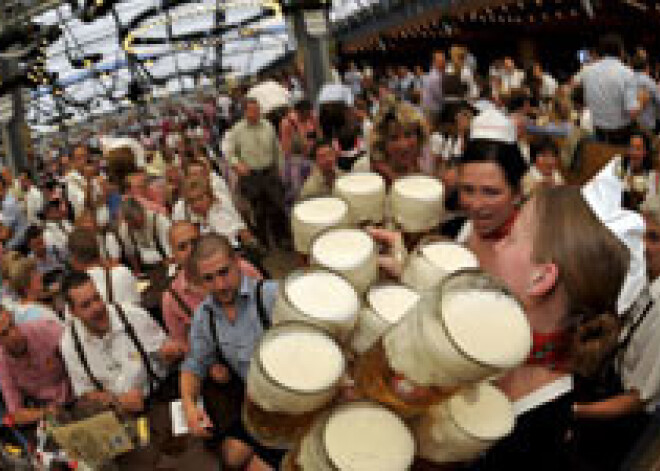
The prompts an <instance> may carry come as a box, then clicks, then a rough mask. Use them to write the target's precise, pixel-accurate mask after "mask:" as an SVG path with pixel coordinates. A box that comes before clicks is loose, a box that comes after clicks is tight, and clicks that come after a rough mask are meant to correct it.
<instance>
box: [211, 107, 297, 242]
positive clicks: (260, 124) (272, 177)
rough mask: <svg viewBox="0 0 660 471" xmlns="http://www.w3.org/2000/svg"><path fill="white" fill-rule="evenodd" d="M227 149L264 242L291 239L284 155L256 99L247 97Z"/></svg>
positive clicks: (226, 144)
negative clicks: (281, 173) (284, 184)
mask: <svg viewBox="0 0 660 471" xmlns="http://www.w3.org/2000/svg"><path fill="white" fill-rule="evenodd" d="M225 139H226V142H225V145H224V148H225V150H226V152H227V160H228V161H229V163H230V164H231V166H232V168H233V169H234V171H235V172H236V173H237V175H238V187H239V191H240V194H241V196H243V197H244V198H245V199H246V200H247V201H248V202H249V203H250V205H251V207H252V212H253V216H254V224H255V232H256V235H257V237H258V238H259V240H260V241H261V243H262V244H263V245H265V246H268V245H269V242H270V240H269V239H270V235H272V236H273V238H274V241H275V242H278V243H282V244H284V245H285V244H286V243H287V241H288V240H289V231H288V224H287V217H286V213H285V210H284V186H283V185H282V181H281V180H280V177H279V170H280V169H282V168H283V166H284V154H283V153H282V148H281V147H280V142H279V139H278V136H277V132H276V131H275V128H274V127H273V126H272V125H271V124H270V123H269V122H268V121H267V120H266V119H264V118H262V116H261V108H260V106H259V102H258V101H257V100H256V99H253V98H248V99H247V102H246V108H245V114H244V118H243V119H242V120H241V121H239V122H238V123H236V125H234V127H232V128H231V129H230V130H229V131H228V133H227V135H226V137H225Z"/></svg>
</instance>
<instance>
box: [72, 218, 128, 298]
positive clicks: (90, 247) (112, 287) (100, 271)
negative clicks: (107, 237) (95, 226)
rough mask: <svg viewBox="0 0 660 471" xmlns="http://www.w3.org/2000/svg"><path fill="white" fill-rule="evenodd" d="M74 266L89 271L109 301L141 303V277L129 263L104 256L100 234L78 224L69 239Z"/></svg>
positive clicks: (100, 291) (77, 269)
mask: <svg viewBox="0 0 660 471" xmlns="http://www.w3.org/2000/svg"><path fill="white" fill-rule="evenodd" d="M68 247H69V254H70V259H69V260H70V263H71V268H72V269H73V270H75V271H81V272H82V271H84V272H86V273H87V274H88V275H89V276H90V277H91V278H92V280H93V281H94V285H95V286H96V289H97V290H98V292H99V294H100V295H101V298H102V299H103V301H104V302H106V303H120V304H124V303H131V304H136V305H137V304H140V293H139V292H138V288H137V278H136V277H135V275H133V272H131V270H130V269H129V268H128V267H126V266H125V265H120V264H119V263H116V262H112V261H104V260H103V259H102V258H101V252H100V250H99V245H98V240H97V238H96V234H95V233H94V232H93V231H91V230H89V229H83V228H76V229H74V230H73V232H72V233H71V234H70V235H69V240H68Z"/></svg>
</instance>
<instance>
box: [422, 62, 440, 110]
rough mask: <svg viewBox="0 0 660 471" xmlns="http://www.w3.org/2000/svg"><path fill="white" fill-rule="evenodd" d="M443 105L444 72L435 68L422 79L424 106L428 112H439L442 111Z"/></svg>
mask: <svg viewBox="0 0 660 471" xmlns="http://www.w3.org/2000/svg"><path fill="white" fill-rule="evenodd" d="M442 105H443V96H442V74H441V73H440V72H438V69H436V68H433V69H431V72H429V73H428V74H427V75H425V76H424V78H423V79H422V108H424V111H426V112H428V113H434V114H437V113H440V112H441V111H442Z"/></svg>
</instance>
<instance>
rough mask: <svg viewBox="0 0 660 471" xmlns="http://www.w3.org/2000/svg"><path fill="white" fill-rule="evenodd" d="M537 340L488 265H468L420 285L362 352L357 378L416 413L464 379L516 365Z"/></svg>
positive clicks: (376, 396)
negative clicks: (406, 308) (431, 284)
mask: <svg viewBox="0 0 660 471" xmlns="http://www.w3.org/2000/svg"><path fill="white" fill-rule="evenodd" d="M531 346H532V335H531V329H530V327H529V323H528V322H527V318H526V317H525V313H524V312H523V310H522V307H521V306H520V304H519V303H518V301H517V300H516V299H515V298H514V297H513V296H512V295H510V294H509V292H508V290H507V289H506V288H505V287H504V286H503V285H502V284H501V283H499V282H498V281H497V280H495V279H494V278H492V277H490V276H489V275H487V274H485V273H483V272H482V271H480V270H475V269H468V270H462V271H459V272H456V273H453V274H451V275H449V276H447V277H446V278H445V279H444V280H443V282H442V283H441V284H440V286H439V288H438V289H435V290H430V291H427V292H424V293H422V294H421V297H420V300H419V301H418V302H417V303H416V304H415V306H414V307H413V308H412V309H411V311H410V312H409V313H408V314H407V315H406V316H405V317H404V318H403V319H402V320H401V321H400V322H399V323H398V324H397V325H395V326H393V327H392V328H391V329H390V330H389V331H387V333H386V334H385V335H384V336H383V337H382V338H381V339H380V341H378V342H377V343H376V344H375V345H374V346H373V347H372V348H371V349H370V350H369V351H368V352H366V353H365V354H363V355H361V356H360V357H359V358H358V359H357V361H356V365H355V380H356V384H357V386H358V389H359V390H360V391H362V393H363V394H364V395H366V396H367V397H369V398H370V399H373V400H376V401H379V402H381V403H384V404H387V405H389V406H390V407H392V408H393V409H394V410H395V411H397V412H398V413H399V414H401V415H404V416H406V417H412V416H415V415H419V414H422V413H424V412H425V411H426V410H427V409H428V407H429V406H430V405H433V404H437V403H439V402H441V401H443V400H445V399H447V398H448V397H449V396H451V395H452V394H453V393H455V392H456V391H457V390H459V389H460V388H462V387H465V386H467V385H470V384H472V383H474V382H477V381H482V380H484V379H486V378H489V377H492V376H495V375H498V374H501V373H502V372H504V371H506V370H508V369H511V368H514V367H516V366H518V365H519V364H521V363H522V362H523V361H525V359H526V358H527V357H528V355H529V352H530V350H531Z"/></svg>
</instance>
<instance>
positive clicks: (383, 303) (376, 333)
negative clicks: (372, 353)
mask: <svg viewBox="0 0 660 471" xmlns="http://www.w3.org/2000/svg"><path fill="white" fill-rule="evenodd" d="M365 298H366V303H365V306H364V307H363V308H362V309H361V310H360V314H359V315H358V321H357V325H356V327H355V330H354V331H353V336H352V337H351V348H352V350H353V351H354V352H355V353H358V354H360V353H364V352H366V351H367V350H369V349H370V348H371V347H372V346H373V344H374V343H375V342H376V341H377V340H378V339H379V338H380V337H381V336H382V335H383V333H384V332H385V331H387V329H389V328H390V327H391V326H393V325H395V324H397V323H398V322H399V321H400V320H401V318H403V316H404V315H406V314H407V313H408V312H409V311H410V310H411V309H412V307H413V306H414V305H415V303H417V301H418V300H419V294H417V293H416V292H415V291H413V290H412V289H410V288H408V287H406V286H402V285H398V284H395V283H380V284H376V285H374V286H372V287H371V288H369V291H367V293H366V296H365Z"/></svg>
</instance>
